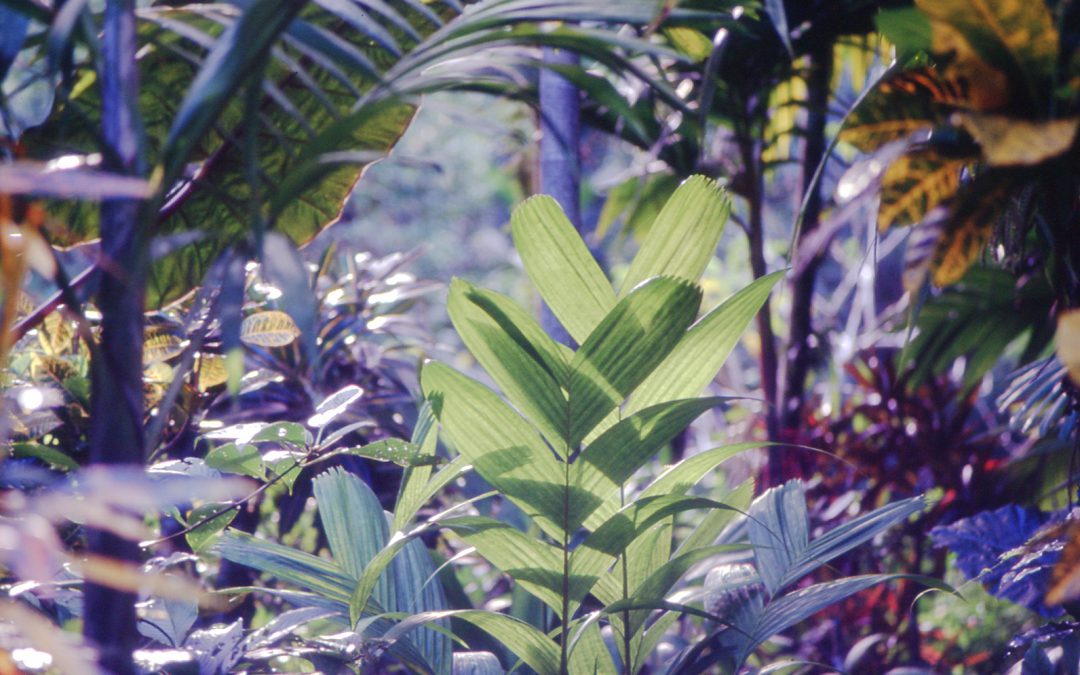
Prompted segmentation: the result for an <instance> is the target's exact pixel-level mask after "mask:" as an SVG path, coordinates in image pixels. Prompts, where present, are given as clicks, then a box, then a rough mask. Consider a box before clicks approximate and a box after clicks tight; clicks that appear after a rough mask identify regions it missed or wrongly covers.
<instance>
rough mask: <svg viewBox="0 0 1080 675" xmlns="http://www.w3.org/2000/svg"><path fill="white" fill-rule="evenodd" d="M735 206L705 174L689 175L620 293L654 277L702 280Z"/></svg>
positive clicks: (651, 230)
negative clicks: (732, 207) (702, 275)
mask: <svg viewBox="0 0 1080 675" xmlns="http://www.w3.org/2000/svg"><path fill="white" fill-rule="evenodd" d="M730 211H731V201H730V200H729V199H728V197H727V195H726V194H725V193H724V192H723V190H721V189H720V187H719V186H717V184H716V183H715V182H714V181H712V180H709V179H708V178H705V177H704V176H692V177H690V178H688V179H686V180H685V181H683V183H682V184H681V185H680V186H679V187H678V189H676V190H675V193H674V194H673V195H672V196H671V198H670V199H668V201H667V203H666V204H664V207H663V209H661V210H660V215H658V216H657V218H656V220H655V221H654V222H653V224H652V227H650V228H649V233H648V234H647V235H646V236H645V239H644V241H642V243H641V249H640V250H639V251H638V254H637V255H636V256H634V260H633V261H632V262H631V263H630V269H629V270H628V271H627V273H626V278H625V279H623V283H622V287H621V289H620V291H619V295H620V296H625V295H626V294H627V293H629V292H630V290H631V289H633V288H634V287H635V286H637V285H638V284H640V283H641V282H643V281H645V280H646V279H649V278H651V277H658V276H669V277H674V278H678V279H686V280H688V281H692V282H695V283H696V282H697V281H698V280H699V279H700V278H701V274H702V273H703V272H704V271H705V266H706V265H708V264H709V261H710V260H712V257H713V253H715V251H716V244H717V243H718V242H719V241H720V235H721V233H723V231H724V223H725V222H726V221H727V218H728V214H729V213H730Z"/></svg>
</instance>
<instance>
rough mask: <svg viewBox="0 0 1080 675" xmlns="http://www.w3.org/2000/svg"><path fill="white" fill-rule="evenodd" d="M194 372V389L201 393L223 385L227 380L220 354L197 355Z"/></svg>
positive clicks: (222, 357) (226, 372) (227, 374)
mask: <svg viewBox="0 0 1080 675" xmlns="http://www.w3.org/2000/svg"><path fill="white" fill-rule="evenodd" d="M195 371H196V372H197V373H198V380H197V384H196V387H197V388H198V390H199V391H203V392H205V391H208V390H210V389H211V388H213V387H216V386H219V385H222V384H225V383H226V382H227V381H228V379H229V373H228V371H227V370H226V369H225V357H224V356H222V355H220V354H207V353H202V354H199V356H198V358H196V360H195Z"/></svg>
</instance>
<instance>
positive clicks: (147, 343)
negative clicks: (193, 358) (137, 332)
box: [143, 328, 184, 366]
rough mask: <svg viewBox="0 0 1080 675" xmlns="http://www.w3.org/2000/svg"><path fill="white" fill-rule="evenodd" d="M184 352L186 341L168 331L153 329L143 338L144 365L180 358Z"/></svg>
mask: <svg viewBox="0 0 1080 675" xmlns="http://www.w3.org/2000/svg"><path fill="white" fill-rule="evenodd" d="M183 352H184V340H183V339H181V338H180V336H179V335H174V334H173V333H170V332H168V331H167V330H162V329H160V328H151V329H149V330H147V331H146V336H145V337H144V338H143V365H144V366H148V365H150V364H153V363H159V362H161V361H168V360H169V359H171V358H174V357H176V356H180V354H182V353H183Z"/></svg>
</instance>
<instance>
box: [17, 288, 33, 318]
mask: <svg viewBox="0 0 1080 675" xmlns="http://www.w3.org/2000/svg"><path fill="white" fill-rule="evenodd" d="M33 311H34V301H33V300H32V299H31V298H30V296H29V295H27V294H26V293H25V292H20V293H19V302H18V304H17V305H16V307H15V313H16V315H17V316H19V317H24V316H29V315H30V313H31V312H33Z"/></svg>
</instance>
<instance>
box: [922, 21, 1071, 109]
mask: <svg viewBox="0 0 1080 675" xmlns="http://www.w3.org/2000/svg"><path fill="white" fill-rule="evenodd" d="M915 4H916V6H917V7H918V8H919V9H920V10H922V12H923V14H925V15H926V16H927V18H929V19H930V25H931V30H932V31H933V45H932V47H931V51H932V52H934V53H935V55H940V56H943V57H944V58H943V61H946V62H947V63H948V71H949V72H948V76H949V77H956V78H964V79H967V81H968V82H969V83H970V84H971V87H972V98H973V99H975V100H978V102H979V105H973V106H972V107H973V109H975V110H994V109H997V108H1000V107H1002V106H1003V105H1005V104H1006V103H1008V102H1009V101H1010V100H1011V96H1012V94H1015V93H1017V91H1019V90H1026V93H1027V94H1028V95H1029V96H1030V95H1035V94H1036V93H1037V92H1038V91H1039V89H1040V85H1043V84H1044V83H1046V82H1048V81H1049V80H1050V78H1051V77H1052V75H1053V70H1054V66H1055V64H1056V62H1057V56H1058V47H1059V37H1058V32H1057V28H1056V27H1055V21H1054V16H1053V14H1051V12H1050V10H1049V8H1048V7H1047V5H1046V3H1045V2H1043V1H1042V0H1034V1H1032V0H916V2H915ZM995 72H996V73H998V74H1000V76H998V75H995ZM1017 79H1019V81H1017ZM1003 85H1004V86H1003ZM1011 89H1014V90H1017V91H1010V90H1011ZM980 99H982V100H980Z"/></svg>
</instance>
